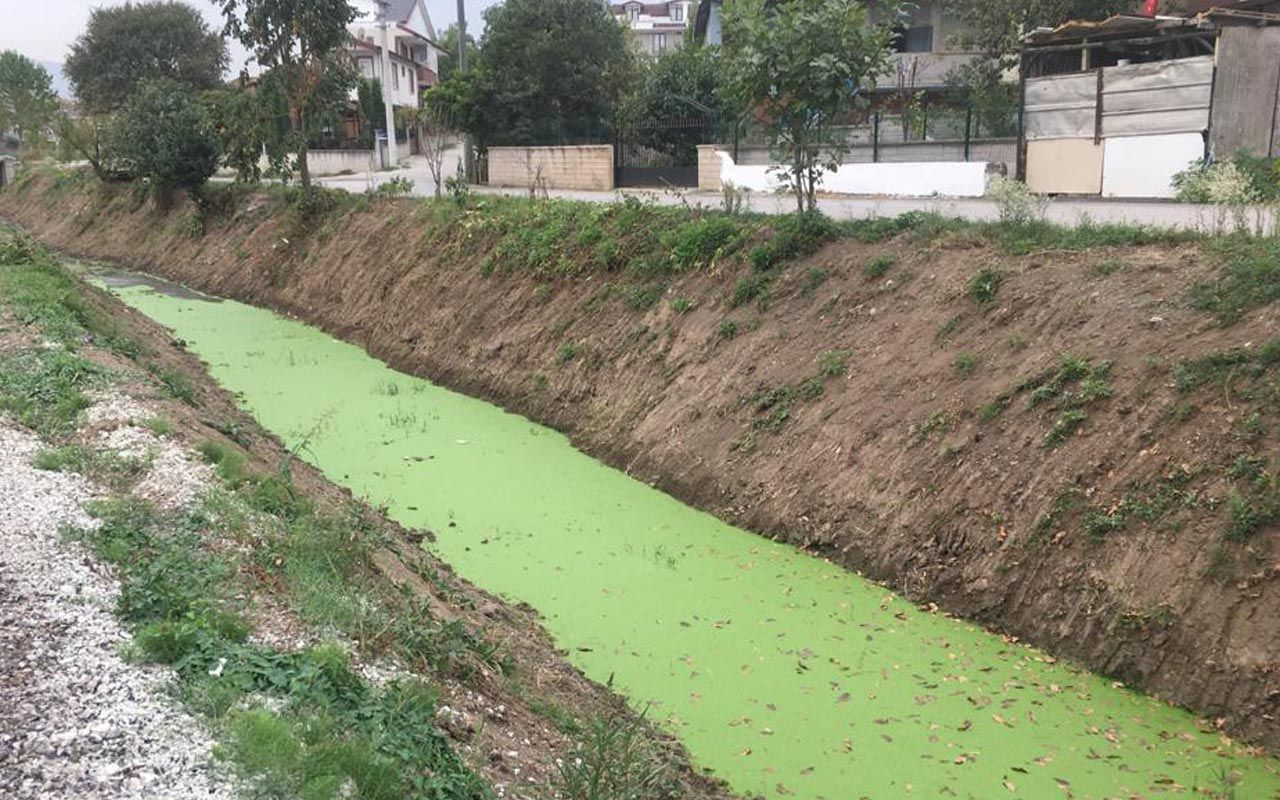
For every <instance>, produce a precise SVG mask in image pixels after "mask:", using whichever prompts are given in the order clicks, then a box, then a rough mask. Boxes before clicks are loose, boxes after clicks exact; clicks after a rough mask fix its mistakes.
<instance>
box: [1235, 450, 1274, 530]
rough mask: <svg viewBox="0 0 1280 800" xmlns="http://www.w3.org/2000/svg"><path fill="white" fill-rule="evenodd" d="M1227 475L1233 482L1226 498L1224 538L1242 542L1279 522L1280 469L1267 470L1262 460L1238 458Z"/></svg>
mask: <svg viewBox="0 0 1280 800" xmlns="http://www.w3.org/2000/svg"><path fill="white" fill-rule="evenodd" d="M1226 475H1227V477H1228V478H1230V479H1232V487H1231V494H1230V495H1229V496H1228V497H1227V529H1226V538H1227V539H1229V540H1231V541H1235V542H1242V541H1245V540H1247V539H1249V538H1251V537H1252V536H1253V535H1254V534H1255V533H1257V532H1258V531H1259V530H1261V529H1262V528H1264V527H1266V526H1268V525H1272V524H1275V523H1276V522H1280V470H1275V471H1271V470H1268V469H1267V461H1266V460H1265V459H1262V458H1255V457H1252V456H1248V455H1241V456H1238V457H1237V458H1236V460H1235V461H1234V462H1232V464H1231V465H1230V466H1229V467H1228V468H1227V470H1226Z"/></svg>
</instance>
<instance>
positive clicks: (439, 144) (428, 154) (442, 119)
mask: <svg viewBox="0 0 1280 800" xmlns="http://www.w3.org/2000/svg"><path fill="white" fill-rule="evenodd" d="M413 122H414V124H415V125H416V126H417V128H418V146H419V148H420V149H421V150H422V156H423V158H425V159H426V161H427V168H428V169H429V170H431V180H432V182H433V183H435V187H436V197H439V196H440V194H441V191H440V190H441V187H442V186H443V185H444V178H445V175H444V151H445V150H447V149H448V148H449V146H450V144H451V139H452V138H453V136H452V134H453V125H452V124H451V123H450V120H449V117H448V114H447V112H445V110H444V109H443V108H442V107H441V106H440V104H439V103H433V102H426V103H423V104H422V105H421V106H420V107H419V108H418V109H417V111H416V113H415V114H414V119H413Z"/></svg>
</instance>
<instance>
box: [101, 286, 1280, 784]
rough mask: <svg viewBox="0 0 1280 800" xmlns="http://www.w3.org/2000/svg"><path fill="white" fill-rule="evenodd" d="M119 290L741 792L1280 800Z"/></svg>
mask: <svg viewBox="0 0 1280 800" xmlns="http://www.w3.org/2000/svg"><path fill="white" fill-rule="evenodd" d="M110 283H112V284H113V286H114V289H115V291H117V292H118V293H119V294H120V296H121V297H122V298H124V300H125V301H127V302H128V303H129V304H131V305H132V306H134V307H135V308H138V309H139V310H141V311H142V312H144V313H146V314H147V315H149V316H151V317H152V318H154V319H156V320H158V321H160V322H161V323H163V324H165V325H167V326H169V327H171V328H173V329H174V331H175V333H176V335H177V336H179V337H181V338H182V339H185V340H186V341H187V343H188V345H189V346H190V348H191V349H192V350H194V351H195V352H196V353H198V354H199V355H200V356H201V357H202V358H203V359H204V360H205V361H207V362H208V363H209V365H210V369H211V371H212V373H213V375H214V377H215V378H217V380H218V381H220V382H221V383H222V384H223V385H224V386H226V387H227V388H229V389H231V390H233V391H235V392H237V393H239V396H240V397H241V399H242V401H243V403H244V405H245V406H246V407H247V408H248V409H249V410H250V411H252V413H253V414H254V415H255V416H256V417H257V418H258V419H259V420H260V421H261V423H262V424H263V425H265V426H266V427H267V428H269V429H271V430H273V431H275V432H276V433H278V434H279V435H280V436H281V437H282V438H284V439H285V441H286V442H289V443H297V442H299V441H301V440H303V439H306V440H307V441H308V443H309V449H308V450H307V457H308V458H310V459H311V460H312V461H313V462H314V463H315V464H316V465H318V466H319V467H320V468H322V469H323V470H324V471H325V472H326V473H327V474H328V475H329V476H330V477H331V478H333V479H334V480H336V481H338V482H340V483H342V484H345V485H347V486H349V487H350V488H351V489H352V490H353V491H355V492H356V493H357V494H359V495H361V496H362V497H364V498H366V499H367V500H370V501H372V502H374V503H385V504H386V505H387V507H388V508H389V509H390V511H391V514H392V516H394V517H395V518H396V519H397V520H399V521H400V522H402V523H404V524H406V525H409V526H425V527H429V528H430V529H432V530H433V531H435V532H436V533H437V535H438V540H437V541H436V542H435V544H434V545H433V547H434V548H435V549H436V551H438V553H439V554H440V556H441V557H442V558H444V559H445V560H446V561H448V562H449V563H451V564H452V565H453V566H454V567H455V568H456V569H457V571H458V572H459V573H460V574H461V575H463V576H465V577H466V578H468V579H470V580H472V581H473V582H475V583H477V584H479V585H480V586H483V587H485V588H487V589H489V590H491V591H494V592H497V593H500V594H502V595H504V596H506V597H509V598H512V599H516V600H524V601H527V602H528V603H530V604H531V605H533V606H534V607H536V608H537V609H538V610H539V611H540V612H541V613H542V614H543V616H544V618H545V624H546V626H547V628H548V629H549V630H550V631H551V633H552V634H553V635H554V636H555V637H556V639H557V641H558V642H559V643H560V644H561V645H562V646H563V647H564V648H566V649H567V650H568V651H569V654H570V658H571V660H572V661H573V662H574V663H575V664H577V665H578V666H579V667H581V668H582V669H583V670H584V671H585V672H586V673H587V674H588V675H590V676H591V677H593V678H595V679H596V680H598V681H601V682H604V681H608V680H612V681H613V685H614V686H615V687H616V688H617V689H619V690H620V691H622V692H624V693H625V694H626V695H627V696H628V697H629V698H630V699H631V700H632V702H633V704H634V705H635V706H637V707H642V706H645V705H649V704H651V705H650V713H651V714H652V715H654V716H655V717H657V718H658V719H661V720H663V721H665V723H666V724H667V725H668V726H669V727H670V729H671V730H673V731H675V732H676V733H678V735H679V736H680V737H681V738H682V739H683V740H684V742H685V743H686V744H687V745H688V747H689V750H690V751H691V753H692V755H693V757H694V759H695V761H696V762H697V763H698V764H699V765H700V766H704V767H708V768H711V769H712V770H714V771H715V773H716V774H718V775H720V776H721V777H723V778H725V779H726V780H728V781H729V783H730V784H731V785H732V786H733V787H734V788H735V789H736V790H738V791H740V792H744V793H745V792H757V793H760V794H763V795H765V796H767V797H769V798H775V797H787V798H827V799H828V800H852V799H853V798H863V797H867V798H876V799H877V800H880V799H881V798H909V797H922V798H924V797H928V798H935V797H955V798H978V799H979V800H986V799H987V798H999V797H1020V798H1062V797H1076V798H1090V797H1092V798H1102V797H1124V798H1129V797H1143V798H1147V797H1166V796H1194V795H1196V794H1197V793H1196V792H1195V790H1194V789H1193V787H1201V788H1202V789H1203V788H1204V787H1210V788H1218V787H1220V786H1221V784H1220V780H1219V775H1220V773H1221V772H1223V771H1234V772H1236V773H1238V775H1239V777H1240V783H1239V785H1238V786H1237V787H1236V791H1237V794H1236V795H1235V796H1237V797H1239V798H1273V797H1280V776H1278V774H1277V773H1278V770H1277V766H1278V765H1277V762H1276V761H1275V760H1273V759H1269V758H1265V759H1264V758H1257V757H1251V756H1249V755H1247V754H1245V753H1244V752H1243V750H1242V748H1239V747H1238V746H1236V745H1234V744H1232V743H1231V742H1229V741H1227V740H1225V739H1223V738H1221V737H1220V736H1218V735H1217V734H1215V733H1212V732H1209V731H1207V730H1206V729H1205V728H1204V726H1203V724H1200V725H1198V724H1197V722H1196V721H1195V720H1194V719H1193V718H1192V717H1191V716H1190V715H1188V714H1186V713H1184V712H1181V711H1178V710H1175V709H1173V708H1170V707H1168V706H1166V705H1164V704H1162V703H1159V702H1156V701H1153V700H1151V699H1148V698H1145V697H1142V696H1141V695H1138V694H1135V693H1133V692H1130V691H1127V690H1125V689H1123V688H1119V687H1116V686H1113V685H1111V684H1109V683H1108V682H1107V681H1105V680H1103V679H1100V678H1097V677H1094V676H1092V675H1090V674H1088V673H1084V672H1081V671H1079V670H1076V669H1073V668H1071V667H1069V666H1066V665H1063V664H1060V663H1054V662H1053V660H1052V659H1050V658H1048V657H1046V656H1045V655H1043V654H1042V653H1039V652H1038V651H1035V650H1032V649H1029V648H1027V647H1024V646H1021V645H1017V644H1011V643H1008V642H1006V641H1004V640H1002V639H1001V638H1000V637H998V636H993V635H991V634H988V633H986V632H983V631H981V630H979V629H976V628H975V627H973V626H971V625H967V624H964V623H961V622H957V621H955V620H951V619H947V618H945V617H942V616H938V615H933V614H928V613H923V612H921V611H918V610H916V609H915V608H914V607H913V606H912V605H911V604H910V603H907V602H905V601H903V600H902V599H900V598H897V597H895V596H894V595H892V594H891V593H889V592H888V591H886V590H885V589H883V588H882V587H879V586H877V585H875V584H873V583H870V582H868V581H865V580H863V579H861V578H859V577H857V576H855V575H852V574H850V573H848V572H845V571H843V570H841V569H839V568H838V567H835V566H833V565H831V564H828V563H826V562H824V561H822V560H819V559H816V558H812V557H810V556H807V555H803V554H800V553H798V552H796V551H794V550H793V549H791V548H789V547H786V546H783V545H779V544H775V543H773V542H770V541H768V540H766V539H763V538H761V537H759V536H757V535H754V534H751V533H748V532H745V531H742V530H739V529H736V528H733V527H731V526H729V525H726V524H724V523H722V522H720V521H719V520H717V519H715V518H714V517H711V516H709V515H707V514H704V513H701V512H699V511H696V510H694V509H692V508H689V507H687V506H684V505H682V504H680V503H678V502H677V501H675V500H673V499H671V498H670V497H668V496H666V495H664V494H662V493H661V492H658V491H656V490H654V489H652V488H650V487H648V486H646V485H645V484H642V483H640V482H637V481H635V480H632V479H631V478H629V477H627V476H626V475H625V474H623V473H621V472H618V471H616V470H613V469H610V468H608V467H606V466H604V465H602V464H600V463H599V462H597V461H595V460H593V459H591V458H589V457H587V456H585V455H583V454H581V453H579V452H577V451H576V450H574V449H573V448H572V447H571V446H570V444H569V442H568V441H567V440H566V439H565V437H564V436H562V435H560V434H558V433H556V432H554V431H551V430H549V429H547V428H543V427H541V426H539V425H536V424H534V423H532V422H530V421H529V420H527V419H524V418H522V417H519V416H515V415H513V414H508V413H506V412H504V411H502V410H501V409H499V408H496V407H494V406H492V405H489V404H487V403H484V402H481V401H479V400H475V399H472V398H469V397H465V396H463V395H460V394H456V393H454V392H450V391H447V390H445V389H442V388H440V387H437V386H434V385H432V384H431V383H428V382H426V381H423V380H419V379H417V378H412V377H409V376H406V375H403V374H401V373H397V372H395V371H393V370H391V369H389V368H387V367H386V366H385V365H383V364H381V363H380V362H378V361H376V360H374V359H372V358H370V357H369V356H368V355H366V354H365V353H364V352H363V351H361V350H360V349H358V348H356V347H353V346H351V345H347V344H344V343H342V342H339V341H337V340H335V339H333V338H332V337H330V336H328V335H326V334H324V333H322V332H320V331H318V330H315V329H313V328H309V327H307V326H306V325H303V324H302V323H299V322H295V321H291V320H286V319H283V318H281V317H278V316H275V315H273V314H271V313H269V312H266V311H262V310H259V309H255V308H252V307H249V306H245V305H241V304H239V303H234V302H230V301H219V302H210V301H208V300H201V299H197V298H193V297H191V296H189V295H188V296H185V297H175V296H170V295H168V294H164V293H159V292H156V291H153V290H152V289H151V288H149V287H147V286H145V285H140V284H138V283H136V282H131V281H128V280H120V279H119V278H118V277H117V278H115V279H113V280H111V281H110ZM553 383H554V382H553ZM691 457H692V456H691Z"/></svg>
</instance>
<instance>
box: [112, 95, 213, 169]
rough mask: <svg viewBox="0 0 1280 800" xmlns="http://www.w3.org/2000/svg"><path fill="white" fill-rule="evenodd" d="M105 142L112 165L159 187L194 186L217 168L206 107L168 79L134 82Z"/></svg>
mask: <svg viewBox="0 0 1280 800" xmlns="http://www.w3.org/2000/svg"><path fill="white" fill-rule="evenodd" d="M107 141H108V155H109V160H110V162H111V163H112V165H113V166H114V168H115V169H117V170H119V171H122V172H125V173H127V174H130V175H133V176H135V177H138V178H145V179H147V180H148V181H149V182H150V183H151V184H152V186H154V187H155V188H157V189H158V190H161V191H168V190H172V189H187V190H197V189H199V188H200V187H202V186H203V185H204V184H205V182H206V181H207V180H208V179H209V177H210V176H211V175H213V173H214V171H215V170H217V168H218V154H219V147H220V145H219V141H218V136H217V132H216V131H215V130H214V126H213V123H212V121H211V120H210V119H209V116H208V114H207V113H206V112H205V109H204V107H203V106H202V105H201V103H200V102H199V100H198V99H197V98H196V97H195V96H194V95H193V94H191V92H190V91H188V89H187V88H186V87H184V86H182V85H181V84H179V83H177V82H175V81H171V80H167V79H162V80H147V81H144V82H142V83H141V84H139V85H138V87H137V88H136V89H135V90H134V92H133V94H132V95H130V96H129V99H128V100H127V101H125V104H124V106H123V107H122V108H121V109H120V110H119V111H118V112H117V113H116V115H115V118H114V122H113V126H112V128H111V131H110V134H109V136H108V138H107Z"/></svg>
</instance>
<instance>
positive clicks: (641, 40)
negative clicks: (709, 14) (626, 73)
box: [609, 0, 697, 56]
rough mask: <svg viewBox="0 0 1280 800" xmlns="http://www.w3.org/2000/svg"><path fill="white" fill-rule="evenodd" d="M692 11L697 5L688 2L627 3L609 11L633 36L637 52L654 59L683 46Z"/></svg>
mask: <svg viewBox="0 0 1280 800" xmlns="http://www.w3.org/2000/svg"><path fill="white" fill-rule="evenodd" d="M696 7H697V4H696V3H694V2H691V0H673V1H672V2H670V3H640V2H636V0H627V2H624V3H612V4H610V6H609V11H610V12H611V13H612V14H613V15H614V16H615V17H617V18H618V19H619V20H621V21H622V22H624V23H625V24H626V25H627V27H628V28H630V29H631V32H632V33H633V34H635V37H636V42H637V44H639V46H640V52H642V53H645V54H646V55H651V56H656V55H658V54H660V53H662V52H664V51H666V50H670V49H672V48H674V47H679V46H680V45H681V43H683V42H684V37H685V35H686V33H687V32H688V29H689V26H690V24H691V23H692V20H691V19H690V15H692V14H693V13H694V10H695V8H696Z"/></svg>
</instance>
